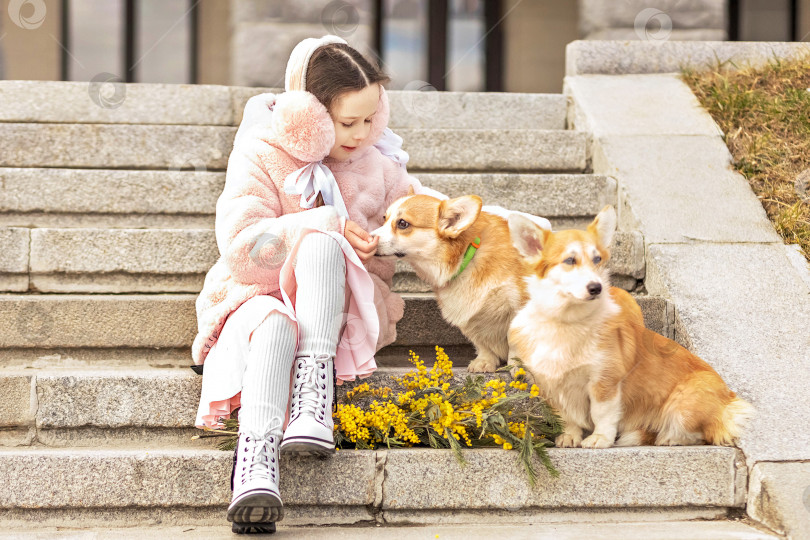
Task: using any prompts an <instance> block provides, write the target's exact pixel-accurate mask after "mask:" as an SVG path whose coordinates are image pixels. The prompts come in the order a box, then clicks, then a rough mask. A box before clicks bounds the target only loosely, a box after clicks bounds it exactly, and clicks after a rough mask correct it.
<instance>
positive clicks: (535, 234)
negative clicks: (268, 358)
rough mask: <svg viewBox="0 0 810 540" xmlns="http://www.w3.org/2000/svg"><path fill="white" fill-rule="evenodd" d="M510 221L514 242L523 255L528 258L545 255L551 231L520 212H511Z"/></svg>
mask: <svg viewBox="0 0 810 540" xmlns="http://www.w3.org/2000/svg"><path fill="white" fill-rule="evenodd" d="M508 223H509V235H510V236H511V237H512V244H513V245H514V246H515V248H516V249H517V250H518V252H519V253H520V254H521V255H523V256H524V257H526V258H527V259H537V258H539V257H542V256H543V247H544V246H545V243H546V239H547V238H548V235H549V234H551V231H547V230H546V229H543V228H541V227H538V226H537V224H536V223H535V222H533V221H532V220H530V219H529V218H527V217H524V216H521V215H520V214H511V215H510V216H509V219H508Z"/></svg>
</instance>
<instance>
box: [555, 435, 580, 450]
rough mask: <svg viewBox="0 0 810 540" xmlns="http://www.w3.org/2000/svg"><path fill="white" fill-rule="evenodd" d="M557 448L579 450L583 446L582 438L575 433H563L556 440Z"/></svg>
mask: <svg viewBox="0 0 810 540" xmlns="http://www.w3.org/2000/svg"><path fill="white" fill-rule="evenodd" d="M554 445H555V446H556V447H557V448H578V447H579V446H581V445H582V437H581V436H579V435H574V434H573V433H563V434H562V435H559V436H558V437H557V438H556V439H554Z"/></svg>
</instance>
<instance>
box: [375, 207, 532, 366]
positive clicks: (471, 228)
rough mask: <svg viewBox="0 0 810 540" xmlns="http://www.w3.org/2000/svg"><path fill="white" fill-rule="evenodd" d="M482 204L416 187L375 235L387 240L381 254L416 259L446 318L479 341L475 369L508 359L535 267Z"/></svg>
mask: <svg viewBox="0 0 810 540" xmlns="http://www.w3.org/2000/svg"><path fill="white" fill-rule="evenodd" d="M481 204H482V202H481V198H480V197H477V196H475V195H468V196H464V197H458V198H456V199H449V200H444V201H443V200H440V199H437V198H434V197H431V196H428V195H414V194H413V192H411V193H409V195H407V196H405V197H403V198H401V199H398V200H396V201H394V203H393V204H392V205H391V206H390V207H389V208H388V210H387V212H386V215H385V222H384V223H383V224H382V226H381V227H380V228H378V229H376V230H374V231H372V232H371V234H372V235H373V236H378V237H379V239H380V240H379V243H378V245H377V252H376V256H379V257H390V256H396V257H399V258H402V259H403V260H405V261H407V262H408V263H410V265H411V266H412V267H413V269H414V271H415V272H416V274H417V275H418V276H419V277H420V278H421V279H422V280H423V281H425V282H426V283H428V284H429V285H430V286H431V288H432V289H433V292H434V293H435V294H436V299H437V301H438V304H439V307H440V309H441V313H442V316H443V317H444V319H445V320H447V322H449V323H450V324H452V325H454V326H456V327H458V328H459V329H460V330H461V332H462V333H463V334H464V335H465V336H466V337H467V339H469V340H470V341H471V342H472V344H473V345H474V346H475V349H476V353H477V357H476V358H475V359H474V360H473V361H472V362H471V363H470V365H469V366H468V369H469V371H473V372H491V371H495V369H496V368H497V367H498V366H499V365H500V364H501V363H502V362H504V361H507V359H508V352H509V344H508V340H507V331H508V330H509V324H510V323H511V322H512V318H513V317H514V316H515V314H516V313H517V312H518V310H519V309H520V308H522V307H523V305H524V304H525V303H526V300H528V294H527V292H526V281H525V278H526V277H527V276H528V275H529V269H528V267H527V265H526V264H525V263H524V260H523V257H521V256H520V254H519V253H518V252H517V250H516V249H515V248H514V246H513V245H512V242H511V240H510V236H509V227H508V225H507V223H506V219H504V218H503V217H500V216H497V215H494V214H491V213H489V212H482V211H481ZM530 223H531V221H530ZM476 240H478V241H476ZM465 260H466V261H467V262H466V263H465Z"/></svg>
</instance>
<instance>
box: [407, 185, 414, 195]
mask: <svg viewBox="0 0 810 540" xmlns="http://www.w3.org/2000/svg"><path fill="white" fill-rule="evenodd" d="M414 193H416V192H415V191H414V190H413V184H411V185H410V186H408V195H413V194H414Z"/></svg>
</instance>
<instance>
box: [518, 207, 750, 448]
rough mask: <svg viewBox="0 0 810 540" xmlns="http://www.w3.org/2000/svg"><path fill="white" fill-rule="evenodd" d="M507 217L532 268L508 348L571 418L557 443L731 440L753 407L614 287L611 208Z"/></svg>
mask: <svg viewBox="0 0 810 540" xmlns="http://www.w3.org/2000/svg"><path fill="white" fill-rule="evenodd" d="M508 224H509V230H510V233H511V237H512V242H513V243H514V245H515V247H516V248H517V250H518V251H519V252H520V253H521V255H522V256H523V257H525V259H526V262H527V264H528V265H529V267H530V269H531V275H530V277H529V278H528V279H527V283H528V291H529V301H528V302H527V303H526V305H525V307H524V308H523V309H522V310H521V311H520V312H519V313H518V314H517V315H516V316H515V318H514V320H513V321H512V325H511V327H510V329H509V346H510V348H511V352H510V354H514V355H516V356H517V357H519V358H520V359H521V361H522V362H523V367H524V368H525V370H526V371H527V372H529V373H531V375H532V376H533V378H534V382H535V383H536V384H537V385H538V387H539V388H540V393H541V395H544V397H546V399H547V400H548V401H549V403H550V404H551V405H552V406H553V407H554V408H555V409H557V411H558V412H559V413H560V416H561V417H562V419H563V421H564V422H565V431H564V432H563V434H562V435H560V436H559V437H557V439H556V441H555V442H556V445H557V446H558V447H578V446H581V447H583V448H608V447H610V446H614V445H616V446H636V445H640V444H656V445H691V444H702V443H708V444H716V445H723V446H730V445H732V444H734V442H735V441H736V440H737V439H738V437H739V436H740V433H741V430H742V428H743V426H744V424H745V423H746V422H747V420H748V419H749V418H750V417H751V415H752V414H753V408H752V407H751V405H749V404H748V403H746V402H745V401H743V400H742V399H740V398H738V397H737V396H736V395H735V394H734V392H732V391H731V390H729V388H728V386H726V384H725V382H723V380H722V379H721V378H720V375H718V374H717V372H716V371H715V370H714V369H712V368H711V366H709V364H707V363H706V362H705V361H703V360H701V359H700V358H698V357H697V356H695V355H694V354H692V353H690V352H689V351H688V350H686V349H685V348H684V347H681V346H680V345H678V344H677V343H675V342H674V341H672V340H670V339H667V338H665V337H664V336H661V335H659V334H656V333H655V332H653V331H651V330H648V329H647V328H645V327H644V324H643V320H642V319H641V317H640V315H641V310H640V308H639V306H638V304H637V303H636V301H635V300H634V299H633V297H632V296H630V295H629V294H628V293H627V292H625V291H623V290H621V289H618V288H616V287H610V286H609V283H608V273H607V270H606V262H607V260H608V257H609V253H608V250H607V247H606V246H608V245H610V241H611V238H612V236H613V234H614V231H615V229H616V212H615V211H614V210H613V207H611V206H607V207H605V208H604V209H603V210H602V211H601V212H600V213H599V215H597V216H596V219H594V221H593V222H592V223H591V224H590V225H589V226H588V228H587V230H585V231H580V230H567V231H560V232H556V233H551V232H549V231H545V230H542V229H539V228H538V227H536V226H535V225H534V224H533V223H531V222H530V221H527V220H525V219H523V218H522V217H521V216H510V217H509V220H508ZM586 431H587V432H591V433H590V435H588V437H587V438H585V439H583V433H584V432H586Z"/></svg>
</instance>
